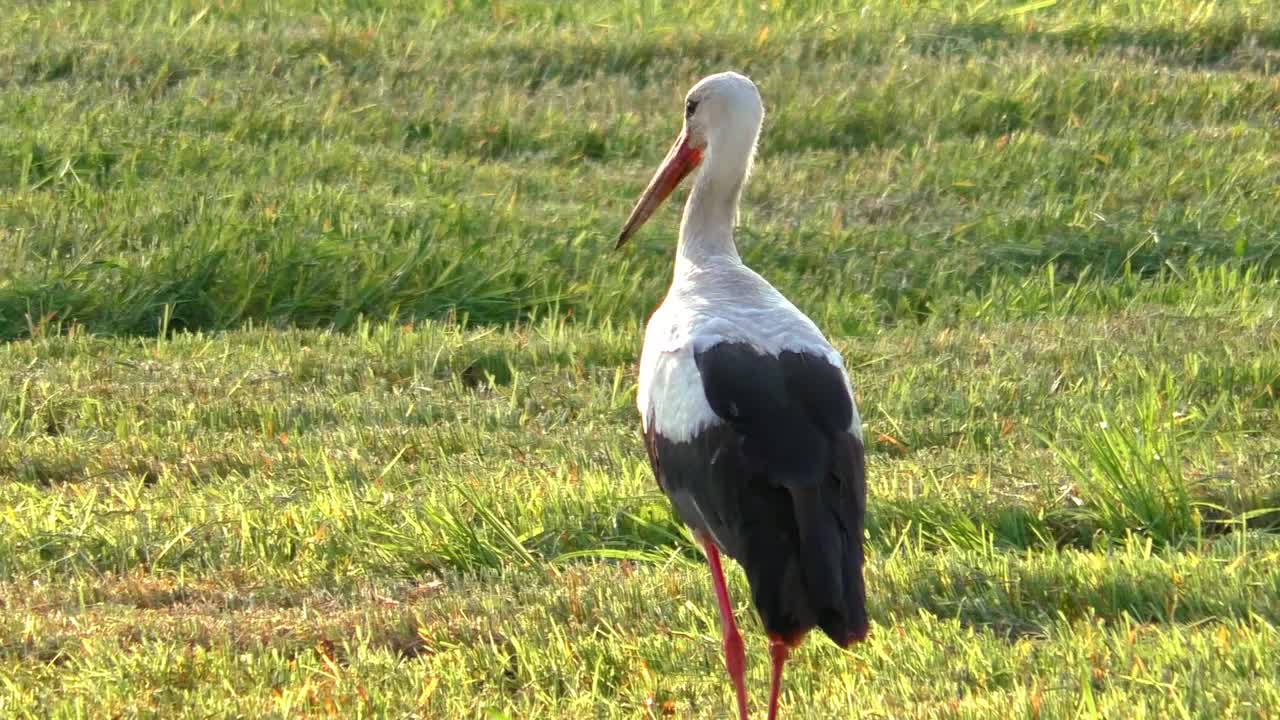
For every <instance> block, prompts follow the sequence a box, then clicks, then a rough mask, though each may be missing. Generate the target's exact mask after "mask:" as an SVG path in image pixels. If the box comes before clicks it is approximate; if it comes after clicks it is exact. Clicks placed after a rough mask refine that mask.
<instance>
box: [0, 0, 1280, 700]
mask: <svg viewBox="0 0 1280 720" xmlns="http://www.w3.org/2000/svg"><path fill="white" fill-rule="evenodd" d="M0 18H3V21H2V22H0V247H2V248H3V250H2V251H0V341H2V342H3V343H4V344H3V345H0V715H3V716H4V717H6V718H8V717H13V718H26V717H57V718H75V717H179V716H183V717H200V718H206V717H279V718H285V717H288V718H294V717H408V716H420V717H439V718H464V717H466V718H470V717H475V718H543V717H565V718H634V717H667V716H672V717H681V718H686V717H687V718H709V717H728V715H729V713H730V709H731V704H730V702H731V692H730V690H729V686H728V683H727V681H726V677H725V674H724V671H723V666H722V664H721V658H720V641H719V636H718V623H717V620H716V617H715V606H714V602H713V599H712V593H711V587H710V582H709V577H708V575H707V573H706V570H705V567H704V565H703V563H702V560H701V558H700V556H699V554H698V553H697V551H696V550H695V549H694V548H693V547H692V546H691V545H690V543H689V541H688V537H687V535H686V534H685V532H684V531H683V530H682V529H681V527H680V526H679V524H678V523H677V522H676V521H675V520H674V518H673V516H672V515H671V513H670V511H669V509H668V504H667V502H666V500H665V498H663V497H662V496H661V494H660V493H659V492H658V490H657V488H656V487H655V485H654V483H653V480H652V477H651V475H650V472H649V469H648V464H647V461H646V459H645V458H644V453H643V449H642V444H641V442H640V438H639V435H638V429H637V422H636V417H635V410H634V407H633V398H634V391H635V381H636V375H635V367H634V364H635V359H636V357H637V355H638V351H639V347H640V340H641V334H642V323H643V321H644V318H645V316H646V314H647V312H648V311H649V310H650V309H651V308H652V307H654V306H655V305H656V304H657V303H658V301H659V300H660V298H661V294H662V292H663V289H664V286H665V284H666V282H667V281H668V277H669V272H670V270H669V263H670V258H671V253H672V247H673V242H674V237H675V225H676V219H677V213H678V210H677V209H674V208H668V209H664V210H663V211H661V212H660V213H659V215H658V216H657V217H655V219H654V221H653V222H651V223H650V224H649V226H648V227H647V228H646V230H645V231H644V232H643V233H642V234H641V236H640V237H639V238H638V239H637V241H636V242H635V243H633V244H634V247H633V248H631V249H629V250H627V251H625V252H620V253H614V252H611V248H612V239H613V234H614V233H615V232H616V231H617V229H618V228H619V227H620V225H621V222H622V221H623V220H624V219H625V217H626V214H627V212H628V211H629V210H630V207H631V204H632V203H633V202H634V200H635V198H636V195H637V194H638V193H639V191H640V190H641V189H642V188H643V186H644V183H645V182H647V180H648V179H649V176H650V173H651V172H652V170H653V168H654V166H655V165H656V163H657V162H658V161H659V160H660V158H661V156H662V153H663V152H664V151H665V150H666V148H667V146H668V144H669V142H670V140H671V138H672V137H674V135H675V132H676V129H677V127H678V123H679V121H680V116H681V113H680V110H681V101H682V97H683V93H684V91H685V90H686V89H687V88H688V86H689V85H691V84H692V83H693V82H694V81H695V80H696V79H697V78H698V77H700V76H701V75H703V74H706V73H709V72H713V71H718V70H721V69H727V68H735V69H739V70H741V71H743V72H745V73H747V74H749V75H751V76H752V77H753V78H754V79H755V80H756V82H757V84H758V85H759V86H760V88H761V91H762V93H763V95H764V99H765V103H766V107H767V117H766V121H765V128H764V133H763V137H762V141H761V147H760V156H759V160H758V164H757V169H756V173H755V175H754V177H753V179H752V184H751V185H750V186H749V189H748V191H747V193H746V196H745V198H744V201H745V208H744V212H743V214H742V218H741V225H742V227H741V229H740V245H741V246H742V250H743V254H744V256H745V258H746V260H747V262H748V263H750V264H752V265H753V266H755V267H756V268H757V269H759V270H760V271H761V272H762V273H763V274H765V275H766V276H767V277H768V278H770V279H771V280H772V281H773V282H774V283H775V284H776V285H777V286H778V287H779V288H780V289H781V290H783V292H785V293H787V294H788V295H789V296H790V297H791V298H793V299H794V300H795V301H796V303H797V305H799V306H800V307H801V308H802V309H804V310H805V311H807V312H808V313H809V314H810V315H811V316H812V317H813V318H814V319H815V320H816V321H818V322H819V324H820V325H822V326H823V327H824V328H826V329H827V330H828V333H829V335H830V337H831V338H832V340H833V341H834V342H835V344H836V345H837V346H838V347H839V348H840V349H841V350H842V351H843V352H844V353H845V357H846V360H847V364H848V366H849V367H850V368H851V370H852V373H853V376H854V380H855V384H856V386H857V389H858V394H859V398H860V405H861V408H862V415H863V418H864V423H865V432H866V434H867V437H868V439H869V447H868V452H869V458H868V463H869V469H868V472H869V478H870V489H871V499H870V508H869V517H868V525H869V527H868V534H869V539H868V543H869V544H868V548H869V558H870V559H869V567H868V570H867V581H868V588H869V590H868V592H869V601H870V613H871V617H872V625H873V628H872V634H871V637H870V639H869V640H868V642H867V643H865V644H862V645H860V646H857V647H855V648H853V649H852V650H850V651H848V652H842V651H839V650H837V649H835V648H834V647H833V646H831V645H830V643H827V642H826V641H825V640H820V639H817V638H815V640H814V641H812V642H810V643H809V644H807V645H806V646H805V647H804V649H803V650H802V651H801V652H800V653H799V654H798V655H796V656H795V661H794V663H793V664H792V665H791V666H789V669H788V686H787V691H786V694H785V695H784V698H783V703H784V708H783V710H784V713H785V716H786V717H792V718H836V717H867V718H889V717H892V718H1004V717H1026V718H1076V717H1084V718H1092V717H1114V718H1143V717H1150V718H1157V717H1158V718H1165V717H1168V718H1220V717H1251V718H1269V717H1277V712H1278V711H1277V708H1280V397H1278V393H1280V121H1278V120H1277V118H1280V11H1277V10H1276V8H1275V6H1274V4H1273V3H1271V2H1268V1H1263V0H1259V1H1257V2H1217V3H1215V2H1192V1H1190V0H1130V1H1129V2H1116V3H1112V2H1100V1H1099V2H1078V3H1066V2H1059V3H1054V2H1052V0H1046V1H1042V2H1029V3H1028V2H1003V1H1001V0H991V1H984V2H978V1H975V2H964V3H956V4H952V3H943V2H937V3H907V2H894V1H892V0H868V1H867V2H850V1H848V0H843V1H840V2H817V1H816V0H814V1H813V2H786V3H783V2H776V1H774V0H769V1H761V2H755V1H752V2H729V3H722V4H719V3H709V2H708V3H691V4H688V6H686V4H684V3H670V4H668V3H663V2H659V1H658V0H621V1H620V2H618V3H615V4H608V3H602V2H587V1H586V0H581V1H579V0H574V1H573V2H565V3H561V4H554V5H548V6H546V7H544V6H543V4H542V3H535V2H523V1H511V2H499V1H498V0H493V1H492V2H468V1H467V0H454V1H449V2H444V1H442V2H440V3H426V4H422V3H411V2H385V3H375V2H360V1H359V0H351V1H350V2H337V1H336V0H316V1H315V2H310V1H308V2H302V1H301V0H296V1H295V0H281V1H278V2H269V3H261V4H259V3H247V2H246V3H241V2H234V1H231V0H228V1H226V2H209V3H203V2H201V3H190V4H188V3H181V2H171V3H164V2H161V3H147V2H142V1H141V0H104V1H103V2H95V3H77V2H56V3H55V2H16V1H15V0H0ZM677 204H678V203H673V205H677ZM730 582H731V591H732V592H734V593H735V595H736V597H735V599H736V601H737V602H738V604H739V618H740V620H741V621H742V622H743V626H744V632H745V633H746V634H747V636H748V652H749V665H750V667H749V681H750V683H751V684H752V686H753V688H754V693H755V694H754V702H755V705H756V707H757V708H758V707H759V706H760V704H761V703H762V702H763V700H764V698H765V690H766V687H767V677H766V673H767V662H766V656H765V654H764V652H763V650H764V640H763V638H762V636H761V634H760V630H759V624H758V622H757V621H756V619H755V617H754V615H753V614H752V612H751V611H750V608H749V603H748V602H747V592H746V583H745V580H744V578H743V577H742V576H741V574H740V573H738V571H737V570H736V569H735V570H734V571H733V574H732V576H731V578H730Z"/></svg>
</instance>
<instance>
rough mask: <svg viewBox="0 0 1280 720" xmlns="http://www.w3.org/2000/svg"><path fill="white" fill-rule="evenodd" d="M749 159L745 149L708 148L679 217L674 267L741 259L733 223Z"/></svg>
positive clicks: (736, 216) (736, 215)
mask: <svg viewBox="0 0 1280 720" xmlns="http://www.w3.org/2000/svg"><path fill="white" fill-rule="evenodd" d="M749 161H750V155H749V154H747V153H739V154H734V153H732V152H727V153H716V152H713V151H712V148H710V147H708V148H707V155H706V159H705V160H704V162H703V163H702V168H701V169H700V170H699V171H698V175H697V176H696V177H695V178H694V182H693V190H692V191H690V193H689V200H688V202H686V203H685V205H684V217H683V218H682V219H681V221H680V244H679V245H678V246H677V247H676V265H677V269H679V266H680V265H681V264H692V265H703V264H706V263H708V262H716V261H725V260H728V261H730V262H732V261H740V258H739V256H738V248H737V246H736V245H735V244H734V242H733V226H734V224H735V223H736V222H737V219H738V200H739V197H740V196H741V195H742V184H743V180H744V179H745V178H746V174H747V164H748V162H749Z"/></svg>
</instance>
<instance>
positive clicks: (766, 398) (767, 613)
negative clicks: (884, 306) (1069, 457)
mask: <svg viewBox="0 0 1280 720" xmlns="http://www.w3.org/2000/svg"><path fill="white" fill-rule="evenodd" d="M687 108H688V113H687V117H686V126H685V131H684V133H682V135H681V138H680V139H679V140H677V142H676V145H675V146H674V147H673V148H672V150H671V153H670V154H669V155H668V157H667V160H666V162H665V163H664V165H663V167H662V168H661V169H660V170H659V171H658V173H657V174H656V175H655V176H654V179H653V181H652V182H651V183H650V186H649V189H648V190H647V191H646V193H645V196H644V197H643V198H641V200H640V202H639V203H638V204H637V206H636V209H635V211H633V213H632V217H631V219H630V220H629V221H628V223H627V225H626V227H625V228H624V230H623V233H622V235H621V237H620V239H619V244H621V243H622V242H624V241H625V240H626V239H627V238H628V237H629V236H630V234H631V233H632V232H633V231H634V230H635V228H636V227H638V226H639V225H640V224H641V223H643V222H644V220H645V219H647V217H648V216H649V214H650V213H652V211H653V209H654V208H656V207H657V204H658V203H660V202H661V201H662V199H663V198H665V197H666V195H667V194H669V193H670V191H671V189H672V188H674V186H675V184H676V183H678V182H679V181H680V179H682V178H683V177H685V176H686V175H688V174H689V173H690V172H692V171H693V169H694V168H696V167H698V166H699V165H701V166H702V168H701V170H700V171H699V173H698V175H697V177H696V179H695V181H694V188H693V191H692V192H691V194H690V198H689V201H688V203H687V204H686V206H685V212H684V218H683V221H682V223H681V231H680V241H679V244H678V246H677V251H676V262H675V273H674V277H673V280H672V284H671V288H670V290H669V291H668V293H667V296H666V298H665V300H664V301H663V303H662V305H661V306H659V308H658V309H657V310H656V311H655V312H654V313H653V315H652V316H651V317H650V319H649V323H648V326H647V329H646V333H645V341H644V349H643V351H642V354H641V360H640V382H639V388H638V392H637V398H636V400H637V407H638V409H639V411H640V416H641V426H642V428H643V431H644V436H645V445H646V448H647V450H648V453H649V459H650V462H651V464H652V467H653V471H654V475H655V477H656V478H657V481H658V483H659V485H660V486H661V488H662V489H663V491H664V492H665V493H666V494H667V495H668V497H670V498H671V501H672V504H673V505H674V507H675V509H676V512H677V514H678V515H679V516H680V518H681V520H683V521H684V522H685V523H686V524H687V525H689V526H690V528H692V530H693V531H694V534H695V535H696V536H697V537H698V538H699V540H700V541H702V542H703V545H704V547H705V549H706V551H707V555H708V559H709V561H710V563H711V566H712V571H713V577H714V579H715V590H716V596H717V601H718V603H719V606H720V612H721V620H722V629H723V631H724V636H725V651H726V664H727V665H728V668H729V672H730V675H731V676H732V677H733V679H734V684H735V689H736V690H737V695H738V708H739V714H740V716H742V717H744V718H745V716H746V699H745V689H744V686H743V680H742V665H743V662H744V660H743V657H742V642H741V638H740V636H739V635H738V631H737V628H736V625H735V624H734V621H733V616H732V609H731V607H730V606H729V603H728V595H727V590H726V588H725V586H724V582H723V578H722V576H721V574H720V563H719V551H723V552H724V553H726V554H727V555H729V556H730V557H732V558H734V559H735V560H737V561H738V563H739V564H740V565H742V567H743V569H744V570H745V571H746V574H747V579H748V582H749V583H750V586H751V591H752V599H753V600H754V603H755V606H756V609H757V610H758V611H759V612H760V616H761V619H762V621H763V623H764V626H765V630H766V631H767V632H768V633H769V636H770V639H771V650H772V655H773V661H774V676H773V688H772V692H771V697H770V710H769V716H770V718H772V717H773V716H774V714H775V712H776V704H777V692H778V686H779V683H780V679H781V672H782V664H783V662H785V659H786V656H787V651H788V649H789V648H791V647H793V646H794V645H795V644H797V643H799V642H800V640H801V639H802V638H803V637H804V635H805V633H806V632H808V631H809V630H810V629H811V628H813V627H820V628H821V629H822V630H823V631H824V632H825V633H826V634H827V635H828V636H830V637H831V638H832V639H833V640H834V641H835V642H837V643H838V644H840V645H841V646H845V645H847V644H849V643H850V642H852V641H854V640H859V639H861V638H862V637H863V636H865V634H866V631H867V619H866V611H865V606H864V595H865V593H864V589H863V584H862V532H863V513H864V505H865V492H866V490H865V478H864V466H863V447H862V432H861V422H860V420H859V417H858V412H857V408H856V404H855V402H854V396H853V392H852V388H851V385H850V382H849V379H848V376H847V374H846V372H845V369H844V366H843V362H842V360H841V357H840V354H839V353H838V352H837V351H836V350H835V349H834V348H833V347H832V346H831V344H830V343H829V342H828V341H827V339H826V338H825V337H824V336H823V334H822V332H821V331H820V330H819V329H818V327H817V326H816V325H815V324H814V323H813V321H811V320H810V319H809V318H808V317H806V316H805V315H804V314H803V313H802V312H801V311H800V310H798V309H797V308H796V307H795V306H794V305H793V304H792V303H791V302H790V301H788V300H787V299H786V298H785V297H784V296H783V295H782V293H780V292H778V290H776V289H775V288H774V287H773V286H772V285H770V284H769V283H768V281H766V280H765V279H764V278H763V277H761V276H760V275H759V274H757V273H756V272H754V271H753V270H751V269H750V268H748V267H747V266H746V265H744V264H743V262H742V260H741V258H740V256H739V255H738V252H737V247H736V245H735V244H734V240H733V224H734V220H735V218H736V214H737V205H738V197H739V194H740V192H741V188H742V184H743V182H744V181H745V178H746V175H747V174H748V172H749V170H750V166H751V161H752V153H753V151H754V147H755V141H756V137H757V136H758V133H759V128H760V122H761V120H762V118H763V105H762V104H761V103H760V99H759V94H758V92H757V91H756V89H755V86H754V85H753V84H752V83H751V81H750V80H748V79H747V78H745V77H743V76H741V75H737V74H736V73H721V74H719V75H713V76H710V77H708V78H706V79H704V80H703V81H701V82H700V83H698V85H697V86H695V87H694V89H693V90H691V91H690V93H689V98H688V104H687ZM700 108H701V115H699V114H698V113H699V109H700Z"/></svg>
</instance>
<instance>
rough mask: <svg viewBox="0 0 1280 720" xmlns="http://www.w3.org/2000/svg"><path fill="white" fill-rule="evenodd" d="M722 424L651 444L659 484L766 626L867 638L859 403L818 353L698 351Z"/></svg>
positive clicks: (740, 347) (724, 347)
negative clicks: (739, 570)
mask: <svg viewBox="0 0 1280 720" xmlns="http://www.w3.org/2000/svg"><path fill="white" fill-rule="evenodd" d="M695 357H696V361H697V364H698V371H699V374H700V376H701V379H702V383H703V389H704V392H705V393H706V397H707V401H708V403H709V404H710V405H711V408H712V410H714V411H715V413H716V415H718V416H719V418H720V419H721V421H722V422H721V423H717V424H715V425H712V426H711V427H708V428H706V429H704V430H703V431H702V432H700V433H699V434H697V435H695V436H694V437H693V438H691V439H689V440H687V441H684V442H673V441H670V440H668V439H666V438H664V437H663V436H661V435H659V434H657V433H656V432H654V431H653V427H654V423H653V422H650V423H648V426H649V428H650V431H649V433H647V436H646V445H647V447H648V450H649V457H650V461H651V463H652V464H653V469H654V474H655V475H656V476H657V478H658V482H659V484H660V485H661V486H662V488H663V490H664V491H666V493H667V494H668V496H670V497H671V499H672V502H673V504H674V505H675V507H676V510H677V512H678V513H679V514H680V516H681V518H682V519H683V520H684V521H685V522H686V523H688V524H689V525H690V526H691V527H693V528H694V529H695V530H697V531H700V532H703V533H705V534H707V535H709V536H710V537H712V538H713V539H714V540H715V542H716V543H717V544H718V545H719V546H720V547H721V549H723V550H724V552H725V553H727V554H728V555H730V556H731V557H733V558H735V559H736V560H737V561H738V562H739V563H740V564H741V565H742V566H743V568H744V569H745V570H746V573H747V579H748V580H749V582H750V583H751V593H752V597H753V600H754V601H755V605H756V608H757V609H758V610H759V612H760V615H761V618H762V619H763V621H764V625H765V628H766V629H767V630H768V631H769V632H771V633H775V634H778V635H782V636H784V637H796V636H798V635H800V634H803V633H804V632H805V631H807V630H809V629H810V628H812V627H813V626H815V625H817V626H819V627H821V628H822V629H823V631H824V632H825V633H826V634H827V635H829V636H831V638H832V639H833V640H835V641H836V642H837V643H839V644H841V645H846V644H847V643H848V642H850V641H851V640H853V639H857V638H860V637H861V636H862V635H863V634H865V632H866V610H865V591H864V589H863V583H862V532H863V514H864V512H865V498H866V481H865V470H864V458H863V448H862V444H861V442H860V441H859V440H858V438H857V437H856V436H855V435H853V434H851V433H850V432H849V425H850V422H851V421H852V418H853V400H852V398H850V397H849V393H848V389H847V386H846V384H845V381H844V376H843V375H842V374H841V371H840V370H839V369H838V368H837V367H835V366H834V365H832V364H831V363H830V362H828V361H827V360H826V358H823V357H820V356H818V355H813V354H809V353H802V352H790V351H788V352H783V353H781V354H779V355H778V356H772V355H767V354H764V353H761V352H759V351H758V350H756V349H755V348H753V347H751V346H749V345H746V344H741V343H721V344H719V345H716V346H713V347H711V348H709V349H707V350H706V351H704V352H702V353H699V354H697V355H696V356H695Z"/></svg>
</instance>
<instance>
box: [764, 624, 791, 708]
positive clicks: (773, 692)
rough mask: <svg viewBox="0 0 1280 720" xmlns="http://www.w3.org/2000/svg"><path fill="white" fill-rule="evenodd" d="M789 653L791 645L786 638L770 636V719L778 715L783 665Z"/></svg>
mask: <svg viewBox="0 0 1280 720" xmlns="http://www.w3.org/2000/svg"><path fill="white" fill-rule="evenodd" d="M789 654H791V646H790V645H788V644H787V641H786V640H784V639H782V638H779V637H770V638H769V660H770V661H771V662H772V664H773V671H772V673H770V679H769V720H776V718H777V717H778V694H779V693H780V692H781V690H782V666H783V665H785V664H786V662H787V656H788V655H789Z"/></svg>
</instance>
